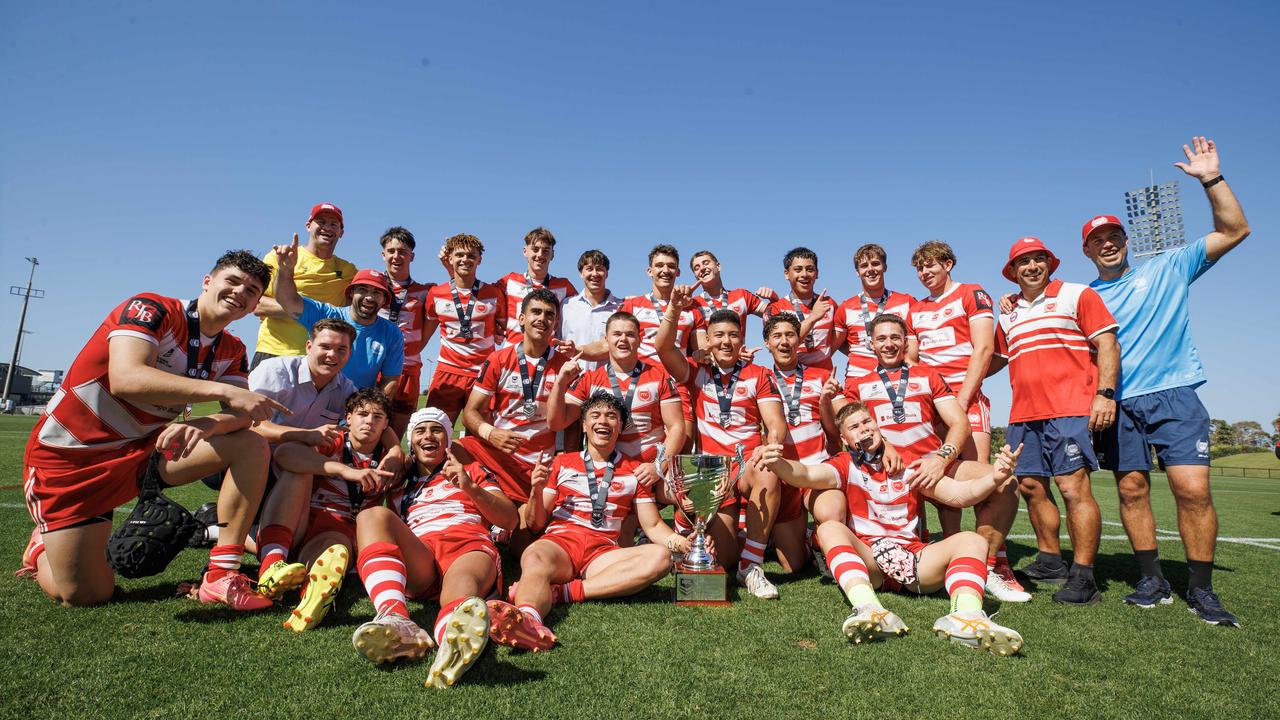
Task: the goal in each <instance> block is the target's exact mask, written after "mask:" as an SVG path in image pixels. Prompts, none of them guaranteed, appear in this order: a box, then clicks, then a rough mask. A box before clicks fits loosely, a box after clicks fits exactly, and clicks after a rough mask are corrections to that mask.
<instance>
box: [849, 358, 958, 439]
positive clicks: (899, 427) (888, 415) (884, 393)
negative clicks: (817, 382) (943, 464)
mask: <svg viewBox="0 0 1280 720" xmlns="http://www.w3.org/2000/svg"><path fill="white" fill-rule="evenodd" d="M905 369H906V371H907V386H906V389H905V391H900V388H902V373H903V370H904V368H901V367H900V368H895V369H893V370H885V375H887V376H888V378H889V385H890V386H891V389H892V390H893V392H894V395H895V396H899V395H900V396H901V397H902V413H903V415H902V419H901V420H898V419H896V418H895V417H894V414H893V409H894V408H893V405H894V404H893V401H891V400H890V399H889V389H886V388H885V383H884V380H883V379H882V378H881V377H880V373H878V372H874V371H873V372H869V373H867V374H866V375H863V376H862V377H859V378H854V379H852V380H846V381H845V385H844V394H845V396H846V397H848V398H849V399H851V400H858V401H860V402H861V403H862V404H863V405H866V406H867V409H868V410H869V411H871V417H873V418H875V421H876V425H878V426H879V427H880V433H881V434H882V435H884V440H885V442H887V443H889V444H890V445H892V446H893V447H894V449H895V450H897V451H898V453H899V454H900V455H902V460H903V462H906V463H911V462H913V461H915V460H916V459H917V458H920V457H923V456H925V455H928V454H929V453H931V452H933V451H935V450H937V449H938V448H940V447H942V440H941V439H940V438H939V437H938V434H937V432H936V431H935V430H934V429H933V424H934V421H935V420H937V419H938V418H939V415H938V411H937V406H938V405H940V404H942V403H955V402H957V400H956V395H955V393H954V392H952V390H951V387H950V386H948V385H947V382H946V381H945V380H943V379H942V376H941V375H939V374H938V371H936V370H934V369H933V368H931V367H928V366H926V365H912V366H911V367H909V368H905ZM957 407H958V406H957ZM961 409H963V408H961Z"/></svg>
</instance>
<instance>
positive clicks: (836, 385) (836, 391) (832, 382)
mask: <svg viewBox="0 0 1280 720" xmlns="http://www.w3.org/2000/svg"><path fill="white" fill-rule="evenodd" d="M843 392H844V386H843V385H841V384H840V381H839V380H838V379H837V378H836V376H835V375H832V376H831V377H829V378H827V381H826V382H824V383H822V397H823V398H825V399H827V400H833V399H835V398H838V397H840V395H841V394H842V393H843Z"/></svg>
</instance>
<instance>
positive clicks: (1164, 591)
mask: <svg viewBox="0 0 1280 720" xmlns="http://www.w3.org/2000/svg"><path fill="white" fill-rule="evenodd" d="M1124 601H1125V602H1126V603H1128V604H1130V605H1137V606H1138V607H1140V608H1146V609H1148V610H1150V609H1151V608H1153V607H1155V606H1156V605H1172V604H1173V588H1171V587H1169V581H1168V580H1165V579H1164V578H1162V577H1156V576H1154V575H1143V576H1142V579H1140V580H1138V586H1137V587H1136V588H1134V589H1133V592H1131V593H1129V594H1128V595H1125V596H1124Z"/></svg>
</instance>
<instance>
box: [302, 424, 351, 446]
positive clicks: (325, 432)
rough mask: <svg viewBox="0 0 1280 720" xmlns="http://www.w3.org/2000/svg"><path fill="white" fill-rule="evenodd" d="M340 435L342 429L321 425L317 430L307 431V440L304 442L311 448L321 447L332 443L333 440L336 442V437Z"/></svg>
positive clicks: (332, 425) (330, 425)
mask: <svg viewBox="0 0 1280 720" xmlns="http://www.w3.org/2000/svg"><path fill="white" fill-rule="evenodd" d="M341 434H342V429H341V428H339V427H338V426H337V425H334V424H329V425H321V426H320V427H318V428H313V429H311V430H308V431H307V435H306V438H307V439H306V440H305V441H304V442H306V444H308V445H310V446H311V447H322V446H325V445H328V444H330V443H332V442H333V441H334V440H337V439H338V436H340V435H341Z"/></svg>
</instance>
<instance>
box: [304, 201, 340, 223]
mask: <svg viewBox="0 0 1280 720" xmlns="http://www.w3.org/2000/svg"><path fill="white" fill-rule="evenodd" d="M320 213H332V214H334V215H337V216H338V222H342V208H340V207H338V206H337V205H334V204H333V203H316V204H315V205H313V206H312V207H311V215H310V216H308V217H307V222H311V221H312V220H315V219H316V216H317V215H319V214H320Z"/></svg>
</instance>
